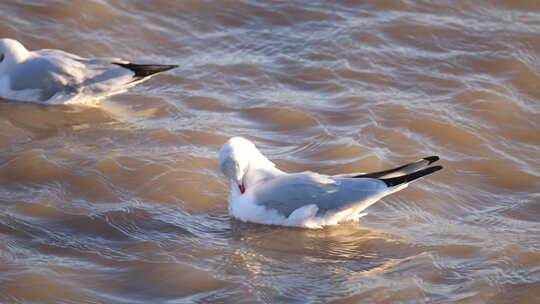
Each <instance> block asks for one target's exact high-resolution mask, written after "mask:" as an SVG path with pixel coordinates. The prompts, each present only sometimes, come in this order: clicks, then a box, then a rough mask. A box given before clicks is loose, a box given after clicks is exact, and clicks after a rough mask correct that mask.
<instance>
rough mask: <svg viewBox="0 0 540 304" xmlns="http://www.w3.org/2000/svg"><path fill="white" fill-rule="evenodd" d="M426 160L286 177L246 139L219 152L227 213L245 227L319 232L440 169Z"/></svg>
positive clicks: (237, 139) (231, 142)
mask: <svg viewBox="0 0 540 304" xmlns="http://www.w3.org/2000/svg"><path fill="white" fill-rule="evenodd" d="M438 159H439V157H437V156H430V157H426V158H423V159H420V160H418V161H415V162H412V163H409V164H406V165H403V166H401V167H398V168H394V169H390V170H385V171H380V172H374V173H368V174H353V175H336V176H329V175H323V174H318V173H315V172H302V173H286V172H284V171H281V170H279V169H278V168H276V165H275V164H274V163H272V162H271V161H270V160H268V159H267V158H266V157H265V156H264V155H263V154H262V153H261V152H260V151H259V150H258V149H257V148H256V147H255V145H254V144H253V143H252V142H250V141H249V140H247V139H244V138H242V137H233V138H231V139H229V140H228V141H227V142H226V143H225V144H224V145H223V147H222V148H221V150H220V151H219V168H220V170H221V171H222V172H223V174H225V175H226V176H227V177H228V178H229V179H230V180H231V194H230V197H229V213H230V214H231V215H232V216H234V217H235V218H238V219H240V220H242V221H245V222H254V223H261V224H274V225H284V226H299V227H308V228H319V227H322V226H326V225H335V224H337V223H339V222H343V221H350V220H357V219H358V218H360V217H361V216H363V215H365V214H364V213H362V211H364V210H365V209H366V208H367V207H369V206H371V205H372V204H374V203H375V202H377V201H378V200H379V199H381V198H383V197H385V196H387V195H389V194H392V193H394V192H396V191H399V190H402V189H403V188H405V187H407V185H408V183H409V182H411V181H413V180H416V179H418V178H420V177H422V176H425V175H428V174H431V173H433V172H435V171H438V170H440V169H442V167H441V166H432V167H428V165H430V164H431V163H433V162H435V161H437V160H438Z"/></svg>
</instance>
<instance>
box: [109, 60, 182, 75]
mask: <svg viewBox="0 0 540 304" xmlns="http://www.w3.org/2000/svg"><path fill="white" fill-rule="evenodd" d="M113 64H116V65H119V66H121V67H123V68H126V69H128V70H130V71H132V72H133V73H135V75H134V76H133V78H144V77H148V76H150V75H154V74H156V73H160V72H165V71H168V70H172V69H174V68H177V67H178V65H176V64H135V63H119V62H113Z"/></svg>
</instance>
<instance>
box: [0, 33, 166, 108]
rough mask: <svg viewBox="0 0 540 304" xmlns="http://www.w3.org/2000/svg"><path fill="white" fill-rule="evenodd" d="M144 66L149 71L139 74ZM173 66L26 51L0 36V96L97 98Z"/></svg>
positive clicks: (63, 100) (45, 99)
mask: <svg viewBox="0 0 540 304" xmlns="http://www.w3.org/2000/svg"><path fill="white" fill-rule="evenodd" d="M145 67H146V70H149V72H148V73H146V74H144V76H142V74H141V72H140V70H141V69H144V68H145ZM175 67H176V66H175V65H135V64H130V63H127V62H125V61H122V60H116V59H113V60H105V59H87V58H83V57H80V56H77V55H74V54H70V53H67V52H64V51H61V50H51V49H44V50H37V51H28V50H27V49H26V48H25V47H24V46H23V45H22V44H20V43H19V42H18V41H16V40H13V39H0V97H2V98H6V99H12V100H20V101H30V102H40V103H75V102H81V101H84V100H88V99H92V100H96V99H100V98H103V97H106V96H110V95H112V94H117V93H120V92H123V91H125V90H127V89H128V88H130V87H131V86H133V85H135V84H137V83H139V82H141V81H143V80H145V79H148V78H149V76H151V75H152V74H155V73H158V72H162V71H166V70H170V69H172V68H175Z"/></svg>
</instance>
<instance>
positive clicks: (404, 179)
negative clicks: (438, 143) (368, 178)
mask: <svg viewBox="0 0 540 304" xmlns="http://www.w3.org/2000/svg"><path fill="white" fill-rule="evenodd" d="M442 168H443V166H433V167H428V168H425V169H422V170H419V171H416V172H413V173H411V174H407V175H403V176H398V177H392V178H381V179H380V180H381V181H383V182H384V183H385V184H386V186H388V187H394V186H398V185H401V184H405V183H410V182H412V181H413V180H415V179H418V178H420V177H423V176H426V175H428V174H431V173H433V172H436V171H439V170H441V169H442Z"/></svg>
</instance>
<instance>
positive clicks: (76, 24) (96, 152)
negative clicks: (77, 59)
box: [0, 0, 540, 303]
mask: <svg viewBox="0 0 540 304" xmlns="http://www.w3.org/2000/svg"><path fill="white" fill-rule="evenodd" d="M0 11H1V12H2V14H1V15H0V36H1V37H11V38H16V39H18V40H19V41H21V42H23V43H24V44H25V45H26V46H27V47H28V48H29V49H40V48H60V49H63V50H66V51H69V52H73V53H76V54H79V55H82V56H88V57H124V58H126V59H129V60H132V61H135V62H156V63H164V64H171V63H173V64H179V65H180V68H178V69H175V70H172V71H170V72H167V73H164V74H162V75H158V76H156V77H154V78H152V79H151V80H149V81H147V82H145V83H143V84H141V85H139V86H137V87H135V88H133V89H131V90H130V91H129V92H128V93H124V94H121V95H117V96H114V97H111V98H109V99H107V100H105V101H103V102H102V104H101V105H100V106H99V107H84V106H75V105H69V106H68V105H66V106H44V105H36V104H28V103H18V102H9V101H0V130H1V132H0V302H2V303H209V302H210V303H211V302H215V303H538V302H540V237H539V235H540V224H539V221H540V194H539V192H540V191H539V190H540V85H539V83H540V65H539V62H540V39H539V35H540V6H539V5H538V2H537V1H529V0H521V1H510V0H499V1H474V2H471V1H437V2H436V3H433V2H432V1H372V3H361V1H346V0H343V1H331V2H329V1H318V0H316V1H270V2H269V1H266V2H264V1H263V2H261V1H252V0H239V1H199V0H196V1H195V0H193V1H192V0H188V1H177V2H173V1H142V0H141V1H128V0H113V1H99V0H90V1H83V0H77V1H67V0H66V1H62V0H59V1H37V0H35V1H29V0H28V1H15V0H12V1H3V2H2V3H1V4H0ZM231 136H244V137H246V138H249V139H250V140H252V141H254V142H255V143H256V144H257V146H259V147H260V149H261V150H262V151H263V153H265V154H266V155H268V156H269V158H270V159H272V160H274V161H275V162H276V163H277V164H278V165H279V166H280V167H281V168H282V169H285V170H288V171H302V170H313V171H320V172H323V173H327V174H338V173H347V172H368V171H371V170H381V169H386V168H389V167H393V166H397V165H400V164H402V163H406V162H409V161H412V160H415V159H417V158H419V157H424V156H429V155H439V156H441V159H442V161H441V164H442V165H444V166H445V170H443V171H440V172H438V173H436V174H433V175H431V176H430V177H429V178H426V179H423V180H421V181H418V182H416V183H414V184H411V185H410V187H409V188H408V189H406V190H404V191H402V192H400V193H398V194H395V195H392V196H390V197H387V198H385V199H383V200H382V201H380V202H378V203H377V204H375V205H373V206H372V207H370V208H369V210H368V213H369V215H367V216H365V217H363V218H362V219H361V221H360V222H359V223H346V224H342V225H338V226H334V227H328V228H325V229H318V230H307V229H295V228H284V227H275V226H264V225H255V224H245V223H241V222H238V221H236V220H234V219H232V218H231V217H230V216H229V215H228V212H227V194H228V190H229V186H228V182H227V181H226V180H224V178H223V177H222V176H221V174H220V173H219V172H218V169H217V166H216V156H217V155H216V152H217V150H218V149H219V147H220V146H221V145H222V144H223V142H225V141H226V140H227V139H228V138H229V137H231Z"/></svg>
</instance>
